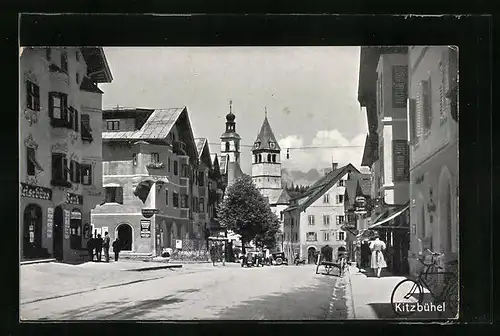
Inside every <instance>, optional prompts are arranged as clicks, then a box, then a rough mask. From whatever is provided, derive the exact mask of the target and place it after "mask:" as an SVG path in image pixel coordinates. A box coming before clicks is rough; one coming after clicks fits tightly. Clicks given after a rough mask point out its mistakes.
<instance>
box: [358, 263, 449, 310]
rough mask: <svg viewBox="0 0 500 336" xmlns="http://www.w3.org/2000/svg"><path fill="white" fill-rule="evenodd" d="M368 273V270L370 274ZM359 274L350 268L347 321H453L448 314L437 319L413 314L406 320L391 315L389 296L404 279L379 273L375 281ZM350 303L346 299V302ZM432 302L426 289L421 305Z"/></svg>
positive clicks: (372, 277)
mask: <svg viewBox="0 0 500 336" xmlns="http://www.w3.org/2000/svg"><path fill="white" fill-rule="evenodd" d="M370 271H371V270H370ZM370 271H368V273H361V272H359V271H358V268H357V267H355V266H350V268H349V287H348V289H349V290H348V292H350V293H349V294H350V295H349V296H350V297H351V298H350V301H351V302H350V304H349V305H348V306H350V307H351V311H352V313H351V314H350V316H349V318H351V319H356V320H364V319H370V320H371V319H389V320H391V319H398V320H405V319H408V320H425V319H433V320H436V319H447V318H453V316H450V314H449V313H450V312H448V314H447V313H444V315H441V316H440V313H439V312H428V311H427V312H415V313H413V314H412V315H410V316H408V317H407V318H404V317H400V316H398V315H396V314H395V313H394V311H393V310H392V306H391V295H392V291H393V290H394V288H395V287H396V285H397V284H398V283H399V282H400V281H401V280H404V279H406V277H404V276H395V275H392V274H391V273H389V272H387V271H385V272H384V271H382V274H381V277H380V278H377V277H375V276H374V275H373V274H372V272H370ZM348 299H349V298H348ZM432 301H433V299H432V297H431V296H430V294H429V291H428V290H427V289H424V299H423V303H424V304H425V303H430V302H432Z"/></svg>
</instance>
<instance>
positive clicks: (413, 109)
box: [409, 99, 417, 143]
mask: <svg viewBox="0 0 500 336" xmlns="http://www.w3.org/2000/svg"><path fill="white" fill-rule="evenodd" d="M409 109H410V116H409V117H410V123H411V124H410V141H411V142H412V143H413V142H414V141H415V140H416V137H417V101H416V99H410V103H409Z"/></svg>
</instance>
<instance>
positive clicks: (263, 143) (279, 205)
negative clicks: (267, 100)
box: [252, 111, 290, 251]
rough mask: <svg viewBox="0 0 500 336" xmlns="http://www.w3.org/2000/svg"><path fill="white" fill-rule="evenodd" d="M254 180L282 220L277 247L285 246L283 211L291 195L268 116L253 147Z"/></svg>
mask: <svg viewBox="0 0 500 336" xmlns="http://www.w3.org/2000/svg"><path fill="white" fill-rule="evenodd" d="M252 157H253V159H252V181H253V183H254V184H255V186H256V188H257V189H258V190H259V191H260V193H261V194H262V196H264V197H265V198H266V199H267V201H268V203H269V206H270V207H271V211H272V212H273V213H274V214H275V215H276V216H277V217H278V219H279V220H280V232H281V233H279V234H278V237H277V248H278V250H279V251H283V248H284V233H283V232H284V226H283V223H284V215H283V211H284V210H285V209H286V208H287V207H288V205H289V204H290V197H289V195H288V193H287V191H286V190H285V189H284V188H283V186H282V177H281V148H280V146H279V144H278V142H277V141H276V137H275V136H274V133H273V130H272V129H271V125H270V124H269V120H268V119H267V111H266V116H265V117H264V122H263V123H262V127H261V129H260V132H259V134H258V135H257V138H256V139H255V142H254V146H253V149H252Z"/></svg>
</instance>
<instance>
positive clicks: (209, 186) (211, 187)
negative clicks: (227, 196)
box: [208, 181, 213, 190]
mask: <svg viewBox="0 0 500 336" xmlns="http://www.w3.org/2000/svg"><path fill="white" fill-rule="evenodd" d="M208 190H213V183H212V181H208Z"/></svg>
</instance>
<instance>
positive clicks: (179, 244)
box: [175, 239, 182, 249]
mask: <svg viewBox="0 0 500 336" xmlns="http://www.w3.org/2000/svg"><path fill="white" fill-rule="evenodd" d="M175 248H176V249H182V240H181V239H176V240H175Z"/></svg>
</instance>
